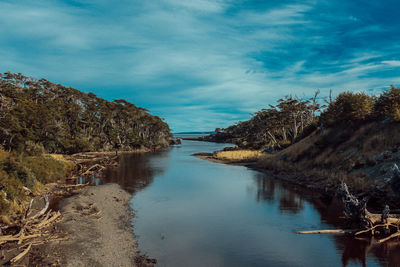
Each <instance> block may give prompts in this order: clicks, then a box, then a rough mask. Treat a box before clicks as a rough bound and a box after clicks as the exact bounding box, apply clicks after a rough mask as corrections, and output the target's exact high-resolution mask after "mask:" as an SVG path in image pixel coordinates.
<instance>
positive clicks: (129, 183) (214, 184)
mask: <svg viewBox="0 0 400 267" xmlns="http://www.w3.org/2000/svg"><path fill="white" fill-rule="evenodd" d="M224 146H226V145H224V144H216V143H208V142H196V141H185V140H184V141H183V143H182V145H179V146H174V147H172V148H170V149H168V150H167V151H163V152H157V153H149V154H146V155H138V154H132V155H127V156H125V157H123V158H122V159H121V161H120V166H119V168H118V169H115V170H109V171H108V172H107V173H106V177H105V180H106V181H108V182H117V183H119V184H121V185H122V186H123V187H124V188H125V189H127V190H128V191H130V192H132V193H134V196H133V198H132V200H131V206H132V208H133V209H134V211H135V213H136V216H135V218H134V220H133V225H134V232H135V234H136V236H137V238H138V242H139V249H140V250H141V251H142V252H143V253H146V254H147V255H148V256H149V257H151V258H156V259H157V260H158V266H291V267H293V266H400V247H399V245H398V244H397V243H395V242H393V243H387V244H384V245H380V246H378V245H374V242H373V240H372V241H371V240H370V239H365V240H354V239H351V238H345V237H341V236H329V235H298V234H296V231H299V230H312V229H330V228H335V227H339V226H338V223H340V220H339V219H338V217H339V216H340V214H339V213H338V212H337V209H335V205H329V206H324V205H321V204H320V202H321V200H320V199H319V198H318V197H316V196H312V195H310V194H305V193H304V192H301V193H300V191H299V189H296V188H294V187H293V186H288V185H285V184H283V183H281V182H279V181H276V180H274V179H271V177H268V176H267V175H265V174H262V173H260V172H257V171H253V170H250V169H248V168H246V167H242V166H231V165H224V164H218V163H213V162H208V161H205V160H201V159H199V158H196V157H194V156H192V154H193V153H197V152H213V151H215V150H220V149H222V148H223V147H224ZM396 264H399V265H396Z"/></svg>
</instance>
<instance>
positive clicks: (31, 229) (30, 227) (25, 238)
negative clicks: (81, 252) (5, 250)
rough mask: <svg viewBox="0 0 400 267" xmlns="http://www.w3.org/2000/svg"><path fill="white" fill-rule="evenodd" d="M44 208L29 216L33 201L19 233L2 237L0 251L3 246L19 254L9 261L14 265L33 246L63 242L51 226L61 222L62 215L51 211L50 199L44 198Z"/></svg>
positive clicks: (22, 221) (21, 223)
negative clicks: (17, 251)
mask: <svg viewBox="0 0 400 267" xmlns="http://www.w3.org/2000/svg"><path fill="white" fill-rule="evenodd" d="M43 199H44V207H43V208H42V209H41V210H40V211H39V212H38V213H37V214H35V215H33V216H29V210H30V209H31V208H32V201H31V203H30V204H29V206H28V208H27V209H26V212H25V216H24V217H23V218H22V219H21V221H20V224H19V225H20V226H19V227H18V228H19V231H18V232H17V233H16V234H11V235H10V234H9V235H2V236H0V250H1V249H2V246H3V245H4V246H7V247H10V246H11V247H16V248H17V250H19V251H20V252H19V254H18V255H16V256H15V257H13V258H12V259H10V260H9V263H11V264H14V263H16V262H18V261H20V260H21V259H23V258H24V257H25V256H26V255H27V254H28V253H29V251H30V249H31V247H32V246H35V245H40V244H43V243H44V240H45V241H46V242H47V241H59V240H62V239H60V237H59V236H58V234H56V233H55V232H54V231H53V230H52V229H53V228H51V226H52V225H53V224H54V223H55V222H57V221H58V220H60V218H61V213H60V212H59V211H58V212H54V211H51V210H49V198H48V197H47V195H45V196H43Z"/></svg>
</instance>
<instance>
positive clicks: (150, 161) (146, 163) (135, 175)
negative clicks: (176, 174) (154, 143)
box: [103, 151, 169, 193]
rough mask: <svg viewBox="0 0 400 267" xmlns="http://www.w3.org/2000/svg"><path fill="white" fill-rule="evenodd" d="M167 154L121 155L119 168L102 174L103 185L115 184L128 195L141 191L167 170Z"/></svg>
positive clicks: (110, 169) (109, 169)
mask: <svg viewBox="0 0 400 267" xmlns="http://www.w3.org/2000/svg"><path fill="white" fill-rule="evenodd" d="M168 154H169V152H168V151H163V152H154V153H146V154H142V153H129V154H122V155H121V156H120V159H119V166H118V167H113V168H108V169H106V170H105V172H104V174H103V175H104V176H103V183H117V184H119V185H121V186H122V187H123V188H124V189H125V190H127V191H128V192H130V193H134V192H136V191H137V190H140V189H143V188H145V187H146V186H148V185H149V184H151V183H152V182H153V180H154V176H156V175H161V174H162V173H164V172H165V171H166V170H167V168H168V161H169V157H168Z"/></svg>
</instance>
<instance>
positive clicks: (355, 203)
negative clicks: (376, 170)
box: [297, 182, 400, 243]
mask: <svg viewBox="0 0 400 267" xmlns="http://www.w3.org/2000/svg"><path fill="white" fill-rule="evenodd" d="M339 195H340V196H341V198H342V201H343V204H344V215H345V216H346V218H347V220H348V221H349V222H351V223H352V224H353V225H354V224H355V225H357V227H358V228H359V229H348V230H342V229H336V230H335V229H328V230H313V231H299V232H297V233H298V234H350V235H353V236H359V235H363V234H369V235H370V236H374V235H376V234H379V235H382V234H385V235H388V236H387V237H385V238H382V239H379V240H378V241H377V242H378V243H383V242H386V241H388V240H390V239H393V238H395V237H399V236H400V215H399V214H390V209H389V206H387V205H386V206H385V208H384V210H383V211H382V213H380V214H378V213H372V212H369V211H368V210H367V202H368V199H367V198H364V199H362V200H358V199H357V197H355V196H354V195H352V194H351V193H350V192H349V189H348V187H347V185H346V184H345V183H344V182H342V184H341V186H340V188H339Z"/></svg>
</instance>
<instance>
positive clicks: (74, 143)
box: [0, 72, 172, 153]
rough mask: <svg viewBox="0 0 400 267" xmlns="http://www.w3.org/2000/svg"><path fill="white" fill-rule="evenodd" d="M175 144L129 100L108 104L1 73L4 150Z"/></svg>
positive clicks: (56, 150)
mask: <svg viewBox="0 0 400 267" xmlns="http://www.w3.org/2000/svg"><path fill="white" fill-rule="evenodd" d="M171 141H172V135H171V133H170V129H169V127H168V125H167V124H166V123H165V122H163V121H162V119H161V118H159V117H157V116H153V115H151V114H149V113H148V111H147V110H145V109H143V108H140V107H137V106H135V105H134V104H132V103H129V102H127V101H125V100H122V99H118V100H114V101H112V102H111V101H107V100H105V99H102V98H99V97H97V96H96V95H94V94H92V93H84V92H81V91H78V90H76V89H74V88H69V87H65V86H62V85H60V84H54V83H52V82H49V81H48V80H46V79H40V80H37V79H35V78H32V77H26V76H24V75H22V74H20V73H18V74H14V73H9V72H7V73H4V74H0V146H1V147H2V148H3V149H5V150H17V151H27V150H32V149H33V150H34V149H38V148H39V149H41V148H43V149H44V150H45V151H47V152H51V153H75V152H81V151H100V150H111V149H114V148H115V147H118V148H121V149H125V150H130V149H135V148H139V147H141V146H144V147H147V148H154V147H163V146H167V145H169V143H170V142H171Z"/></svg>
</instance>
